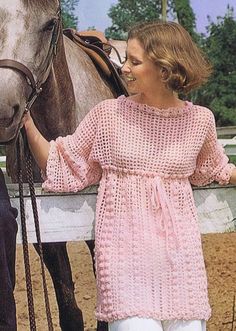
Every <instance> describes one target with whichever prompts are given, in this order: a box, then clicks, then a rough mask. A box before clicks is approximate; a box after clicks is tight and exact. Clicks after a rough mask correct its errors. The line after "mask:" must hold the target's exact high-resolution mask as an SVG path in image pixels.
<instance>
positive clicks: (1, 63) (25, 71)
mask: <svg viewBox="0 0 236 331" xmlns="http://www.w3.org/2000/svg"><path fill="white" fill-rule="evenodd" d="M57 17H58V18H57V20H56V22H55V25H54V27H53V32H52V38H51V42H50V46H49V51H48V53H47V56H46V58H45V60H44V62H43V65H42V68H41V71H40V75H39V77H37V80H35V78H34V76H33V74H32V72H31V71H30V69H29V68H28V67H27V66H25V65H24V64H23V63H21V62H18V61H15V60H12V59H2V60H0V68H9V69H12V70H16V71H18V72H20V73H21V74H22V75H23V76H24V77H25V79H26V82H27V84H28V85H29V86H30V87H31V90H32V91H31V93H30V95H29V98H28V100H27V101H26V104H25V110H24V113H23V114H22V116H24V114H25V113H26V112H28V111H29V110H30V109H31V107H32V106H33V104H34V102H35V100H36V99H37V97H38V96H39V94H40V93H41V92H42V85H43V84H44V83H45V82H46V80H47V78H48V76H49V73H50V70H51V67H52V63H53V58H54V56H55V55H56V53H57V44H58V40H59V34H60V27H61V10H60V9H59V10H58V12H57ZM19 127H20V125H19ZM23 132H24V131H22V134H23V135H24V133H23ZM18 138H19V137H18ZM27 145H28V143H27V140H26V146H27ZM16 150H17V164H18V182H19V192H20V213H21V226H22V240H23V252H24V254H23V255H24V263H25V275H26V287H27V298H28V310H29V321H30V330H31V331H36V321H35V312H34V300H33V293H32V282H31V272H30V262H29V252H28V240H27V232H26V215H25V208H24V195H23V175H22V173H23V172H22V164H21V160H22V159H23V155H22V149H21V144H20V140H19V139H17V148H16ZM26 169H27V178H28V183H29V189H30V195H31V201H32V209H33V215H34V222H35V231H36V237H37V243H38V249H39V257H40V263H41V274H42V280H43V290H44V299H45V308H46V315H47V322H48V330H49V331H53V324H52V318H51V311H50V304H49V298H48V290H47V284H46V276H45V268H44V263H43V248H42V242H41V235H40V226H39V219H38V211H37V203H36V196H35V190H34V182H33V171H32V156H31V154H30V152H29V148H27V149H26Z"/></svg>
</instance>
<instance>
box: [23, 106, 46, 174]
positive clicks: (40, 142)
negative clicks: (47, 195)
mask: <svg viewBox="0 0 236 331" xmlns="http://www.w3.org/2000/svg"><path fill="white" fill-rule="evenodd" d="M21 125H22V127H23V126H24V127H25V131H26V135H27V138H28V142H29V146H30V150H31V152H32V154H33V156H34V159H35V161H36V163H37V164H38V166H39V168H40V169H42V170H43V171H45V170H46V164H47V158H48V154H49V148H50V144H49V142H48V141H47V140H46V139H45V138H44V137H43V136H42V134H41V133H40V131H39V130H38V129H37V127H36V126H35V124H34V121H33V118H32V117H31V115H30V112H27V113H25V114H24V116H23V118H22V120H21Z"/></svg>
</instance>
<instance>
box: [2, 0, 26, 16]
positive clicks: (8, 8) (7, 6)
mask: <svg viewBox="0 0 236 331" xmlns="http://www.w3.org/2000/svg"><path fill="white" fill-rule="evenodd" d="M22 9H23V4H22V1H21V0H7V1H6V0H0V10H1V11H3V12H5V13H19V12H21V11H22Z"/></svg>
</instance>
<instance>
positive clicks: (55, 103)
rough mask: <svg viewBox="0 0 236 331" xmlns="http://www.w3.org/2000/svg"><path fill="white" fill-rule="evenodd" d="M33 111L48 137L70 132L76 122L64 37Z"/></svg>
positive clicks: (51, 137) (72, 130) (34, 116)
mask: <svg viewBox="0 0 236 331" xmlns="http://www.w3.org/2000/svg"><path fill="white" fill-rule="evenodd" d="M32 115H33V118H34V120H35V123H36V125H37V127H38V128H39V129H40V131H41V132H42V134H43V135H44V136H45V138H46V139H48V140H50V139H55V138H56V137H58V136H59V135H61V136H65V135H67V134H70V133H72V132H74V130H75V128H76V126H77V113H76V106H75V95H74V90H73V85H72V81H71V77H70V74H69V69H68V66H67V62H66V57H65V52H64V45H63V42H62V39H61V40H60V41H59V45H58V52H57V55H56V57H55V58H54V61H53V66H52V70H51V72H50V74H49V77H48V79H47V81H46V82H45V84H44V85H43V92H42V94H41V95H40V97H39V98H38V100H37V102H36V103H35V105H34V108H33V110H32Z"/></svg>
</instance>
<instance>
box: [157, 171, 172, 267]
mask: <svg viewBox="0 0 236 331" xmlns="http://www.w3.org/2000/svg"><path fill="white" fill-rule="evenodd" d="M151 200H152V207H153V209H154V210H156V211H159V212H160V219H159V220H158V224H157V226H158V232H161V233H164V235H165V242H166V252H167V256H168V258H169V260H170V262H171V263H172V264H173V258H172V254H171V253H173V252H171V250H170V246H169V240H170V238H169V236H170V231H169V226H168V223H170V229H171V230H172V233H173V235H174V238H175V245H176V248H178V238H177V234H176V227H175V224H176V218H175V210H174V209H173V207H172V205H171V202H170V200H169V197H168V196H167V193H166V191H165V188H164V184H163V180H162V178H161V177H159V176H156V177H155V178H154V179H153V182H152V195H151Z"/></svg>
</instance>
